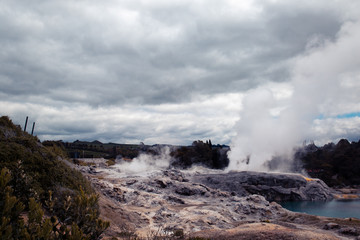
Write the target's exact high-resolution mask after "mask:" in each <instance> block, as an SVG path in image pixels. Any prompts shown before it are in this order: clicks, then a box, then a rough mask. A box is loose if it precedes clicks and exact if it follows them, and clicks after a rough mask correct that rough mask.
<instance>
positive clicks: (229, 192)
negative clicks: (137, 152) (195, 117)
mask: <svg viewBox="0 0 360 240" xmlns="http://www.w3.org/2000/svg"><path fill="white" fill-rule="evenodd" d="M81 169H82V171H83V173H84V174H85V175H86V176H88V178H89V179H90V180H91V182H92V183H93V185H94V186H95V188H96V189H97V190H98V192H99V195H100V202H99V203H100V207H101V217H102V218H103V219H105V220H108V221H110V222H111V227H110V229H108V230H107V232H106V233H105V234H106V236H107V237H121V236H125V235H126V234H131V233H136V234H137V235H138V236H142V237H146V236H148V235H149V233H150V232H156V231H159V229H161V230H167V231H177V230H181V231H182V232H184V233H186V234H188V236H191V237H195V236H197V237H202V238H205V239H355V238H356V237H358V236H359V235H360V221H359V220H357V219H352V221H350V220H343V219H333V218H325V217H317V216H311V215H307V214H299V213H294V212H290V211H288V210H286V209H284V208H282V207H281V206H280V205H279V204H277V203H276V202H269V201H268V200H266V198H265V197H264V196H261V195H258V194H252V193H251V192H250V191H248V188H246V187H245V188H244V189H240V190H236V189H235V190H234V189H233V188H231V189H229V188H228V186H229V185H231V184H229V183H235V182H234V181H235V180H236V179H238V182H239V183H238V186H239V188H240V187H241V186H244V185H246V184H248V185H249V183H251V181H255V180H254V179H256V177H255V175H256V174H253V173H247V172H245V173H241V174H239V173H230V174H228V173H227V174H225V173H219V172H218V173H215V174H214V173H213V174H205V173H193V172H192V173H190V172H184V171H179V170H165V171H158V172H153V173H151V174H147V175H143V176H124V175H123V176H120V175H116V174H113V173H111V171H110V172H109V171H108V169H107V168H99V167H98V168H91V169H90V168H89V167H81ZM81 169H80V170H81ZM222 175H225V176H222ZM240 175H241V176H242V177H239V176H240ZM265 175H266V176H265V177H264V175H263V174H259V175H258V179H262V180H261V181H260V180H259V181H258V182H257V183H258V184H257V185H256V184H255V183H254V182H253V185H254V186H257V187H258V186H259V185H261V188H263V189H266V187H264V186H266V184H265V182H267V181H272V182H274V181H273V180H269V179H271V176H270V175H267V174H265ZM275 175H276V174H275ZM279 175H281V174H279ZM221 176H222V177H223V178H222V177H221ZM226 176H230V178H227V177H226ZM236 176H237V177H236ZM246 176H250V177H249V178H251V179H253V180H248V179H249V178H247V177H246ZM246 178H247V180H244V179H246ZM280 178H281V179H282V180H281V181H283V182H282V183H276V186H275V187H278V188H280V187H284V186H286V184H285V183H287V184H288V186H290V187H291V188H293V189H292V190H290V191H288V190H283V189H282V190H281V191H282V192H284V191H285V192H286V191H288V192H290V193H291V191H295V188H296V189H302V190H301V191H302V192H300V193H301V194H303V195H302V197H304V198H306V197H307V196H308V195H306V194H307V191H305V190H304V189H307V186H306V185H309V186H310V188H308V189H311V188H314V185H313V183H314V182H316V181H308V180H306V179H304V178H303V177H299V176H296V177H295V180H294V181H293V182H292V183H290V182H291V181H292V180H289V182H287V181H286V179H285V178H286V177H284V176H281V177H280ZM216 179H217V180H218V181H220V183H217V182H216V181H215V180H216ZM226 179H227V180H226ZM241 179H242V180H241ZM264 179H266V180H264ZM296 179H297V180H296ZM279 181H280V180H276V181H275V182H279ZM281 181H280V182H281ZM259 183H264V184H259ZM319 184H320V185H322V184H323V183H321V182H318V184H317V185H316V188H317V187H319ZM295 185H299V186H298V187H295V188H294V186H295ZM271 187H274V186H270V187H269V188H268V189H270V188H271ZM321 189H322V190H323V191H324V192H320V194H319V196H327V197H329V198H330V193H329V192H328V190H330V189H328V187H327V186H326V185H325V186H322V187H321ZM312 192H313V190H311V191H310V195H311V194H312ZM259 193H261V192H259ZM264 195H265V196H267V195H266V194H264ZM271 196H274V194H272V195H271ZM293 196H299V195H298V194H295V195H294V194H293ZM126 236H129V235H126Z"/></svg>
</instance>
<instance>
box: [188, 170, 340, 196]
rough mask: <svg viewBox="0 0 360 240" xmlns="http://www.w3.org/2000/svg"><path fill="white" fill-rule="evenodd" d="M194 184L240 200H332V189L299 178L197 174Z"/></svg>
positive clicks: (241, 174) (316, 181)
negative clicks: (252, 196) (256, 196)
mask: <svg viewBox="0 0 360 240" xmlns="http://www.w3.org/2000/svg"><path fill="white" fill-rule="evenodd" d="M191 181H192V182H197V183H201V184H204V185H206V186H208V187H211V188H215V189H219V190H222V191H227V192H230V193H232V194H235V195H237V196H247V195H249V194H259V195H261V196H264V197H265V198H266V200H268V201H300V200H301V201H320V200H321V201H325V200H331V199H332V198H333V196H332V193H331V189H330V188H329V187H328V186H327V185H326V184H325V183H324V182H323V181H321V180H320V179H313V178H306V177H304V176H302V175H300V174H283V173H264V172H229V173H226V174H223V173H221V174H197V175H194V176H192V178H191Z"/></svg>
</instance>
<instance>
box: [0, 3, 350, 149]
mask: <svg viewBox="0 0 360 240" xmlns="http://www.w3.org/2000/svg"><path fill="white" fill-rule="evenodd" d="M354 9H356V2H355V1H350V0H349V1H343V2H341V3H339V2H338V1H324V0H321V1H316V2H313V1H303V2H302V3H301V4H300V3H296V4H295V3H292V2H289V1H272V0H268V1H232V0H226V1H215V0H207V1H188V0H182V1H177V0H175V1H163V0H155V1H137V0H135V1H134V0H131V1H130V0H129V1H126V0H120V1H111V0H110V1H102V2H99V1H95V0H87V1H86V0H84V1H67V0H64V1H59V0H55V1H45V2H44V1H37V0H31V1H11V0H4V1H1V2H0V22H1V24H0V86H1V87H0V103H1V104H2V106H1V108H0V109H1V111H2V112H1V113H2V114H6V115H10V117H14V118H15V119H18V120H19V121H22V119H23V117H24V115H33V117H34V118H36V120H37V121H39V125H37V127H38V130H39V133H41V135H42V136H43V137H44V138H52V136H56V138H63V139H74V138H75V139H81V138H82V139H92V138H98V139H99V140H105V141H106V139H109V140H112V141H116V140H117V141H135V140H136V141H137V140H142V141H149V142H157V141H162V142H164V143H165V142H166V141H172V142H175V143H179V142H188V141H190V140H191V139H192V140H195V138H201V137H203V138H209V137H211V138H213V139H217V140H218V141H222V142H229V141H230V139H231V137H232V134H233V133H232V130H231V129H232V127H233V125H234V123H235V121H236V117H235V116H237V118H238V111H239V110H240V109H241V99H242V95H243V94H245V93H246V91H248V90H251V89H254V88H256V87H258V86H262V85H264V84H265V85H266V84H268V83H269V82H270V83H271V82H277V83H279V84H280V85H281V84H283V83H285V84H286V83H287V82H289V81H290V79H291V71H292V64H293V61H294V59H295V58H297V56H298V55H301V54H303V53H304V52H306V51H307V49H309V48H312V47H317V46H321V44H323V43H324V42H326V41H334V40H335V39H336V36H337V35H338V32H339V29H340V28H341V27H342V26H343V25H344V23H345V22H346V21H348V20H353V19H354V17H353V16H355V15H356V13H353V11H354ZM355 12H356V11H355ZM169 104H170V105H169ZM145 108H147V109H145ZM182 113H186V114H182ZM58 119H62V121H63V122H64V123H59V122H58ZM89 119H91V121H90V120H89ZM109 126H111V127H109ZM174 139H175V140H174ZM177 139H180V140H177Z"/></svg>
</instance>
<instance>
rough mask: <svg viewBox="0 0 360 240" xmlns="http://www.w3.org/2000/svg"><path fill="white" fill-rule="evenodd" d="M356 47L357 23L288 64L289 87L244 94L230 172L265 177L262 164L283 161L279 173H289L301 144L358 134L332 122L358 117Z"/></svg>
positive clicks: (274, 86) (273, 85)
mask: <svg viewBox="0 0 360 240" xmlns="http://www.w3.org/2000/svg"><path fill="white" fill-rule="evenodd" d="M359 42H360V23H359V22H348V23H345V24H344V25H343V26H342V28H341V30H340V31H339V33H338V35H337V38H336V39H335V40H334V41H322V42H319V43H318V44H316V47H311V46H314V45H311V46H310V45H308V46H310V47H308V48H307V49H306V50H305V52H304V53H303V54H302V55H300V56H298V57H296V58H294V59H293V60H292V62H291V64H289V65H290V66H291V68H290V69H291V70H290V80H289V82H288V83H270V84H267V85H263V86H260V87H258V88H257V89H253V90H250V91H249V92H247V94H246V96H245V98H244V99H243V102H242V106H243V108H242V111H241V115H240V120H239V121H238V123H237V125H236V127H235V130H236V132H237V136H236V137H235V138H234V139H233V141H232V143H231V152H229V159H230V165H229V168H228V170H254V171H267V170H268V168H267V166H266V162H267V161H269V160H271V159H272V158H273V157H274V156H281V157H282V159H288V161H283V164H280V166H279V169H278V170H279V171H288V170H289V169H290V168H289V166H291V164H292V162H291V159H292V155H293V153H292V152H293V149H294V147H295V146H297V145H300V144H301V143H302V142H303V141H304V140H314V141H315V142H318V143H322V144H323V143H326V142H328V141H336V140H338V139H340V138H343V137H346V136H344V135H345V134H348V132H349V131H353V130H358V129H359V126H354V125H351V126H348V125H345V124H341V122H340V120H339V119H338V118H337V117H336V116H339V115H341V114H346V113H351V112H359V107H360V106H359V104H358V93H359V90H360V84H359V83H360V69H359V66H360V56H359V53H360V45H359V44H358V43H359ZM322 124H323V125H324V126H322ZM328 126H333V127H332V128H330V127H328Z"/></svg>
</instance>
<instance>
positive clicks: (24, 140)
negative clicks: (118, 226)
mask: <svg viewBox="0 0 360 240" xmlns="http://www.w3.org/2000/svg"><path fill="white" fill-rule="evenodd" d="M62 155H63V156H64V155H66V153H64V152H63V151H62V149H61V148H58V147H57V146H48V147H45V146H43V145H42V144H41V143H40V141H39V140H38V139H37V138H36V137H33V136H31V135H29V134H27V133H25V132H23V131H22V130H21V128H20V127H19V126H15V125H14V124H13V123H12V121H11V120H10V119H9V118H8V117H1V118H0V170H1V175H0V239H98V238H99V237H100V235H101V234H102V233H103V232H104V231H105V229H106V228H107V227H108V226H109V223H108V222H105V221H102V220H101V219H99V206H98V196H97V195H96V194H95V192H94V190H93V189H92V187H91V185H90V183H89V182H88V181H87V180H86V179H85V178H84V177H83V176H82V175H81V173H80V172H77V171H75V170H73V169H71V168H70V167H68V166H67V165H66V164H65V163H64V162H63V161H62V160H61V156H62Z"/></svg>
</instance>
